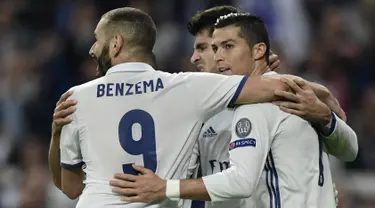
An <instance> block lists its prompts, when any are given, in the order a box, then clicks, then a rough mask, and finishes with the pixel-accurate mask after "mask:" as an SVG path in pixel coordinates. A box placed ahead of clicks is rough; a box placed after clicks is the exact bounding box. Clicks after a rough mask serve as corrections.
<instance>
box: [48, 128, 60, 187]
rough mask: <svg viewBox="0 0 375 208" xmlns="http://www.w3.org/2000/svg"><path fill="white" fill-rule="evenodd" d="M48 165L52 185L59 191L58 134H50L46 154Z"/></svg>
mask: <svg viewBox="0 0 375 208" xmlns="http://www.w3.org/2000/svg"><path fill="white" fill-rule="evenodd" d="M48 165H49V170H50V172H51V176H52V181H53V183H54V184H55V186H56V187H57V188H58V189H60V190H61V168H60V132H52V138H51V145H50V148H49V152H48Z"/></svg>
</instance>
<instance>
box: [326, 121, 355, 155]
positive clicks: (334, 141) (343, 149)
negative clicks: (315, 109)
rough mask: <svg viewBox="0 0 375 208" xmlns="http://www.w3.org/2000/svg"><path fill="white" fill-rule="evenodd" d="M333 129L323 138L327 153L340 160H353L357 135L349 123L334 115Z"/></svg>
mask: <svg viewBox="0 0 375 208" xmlns="http://www.w3.org/2000/svg"><path fill="white" fill-rule="evenodd" d="M335 125H336V126H335V129H334V130H333V132H332V133H331V134H330V135H328V136H326V137H325V139H324V143H325V146H326V148H327V153H329V154H331V155H333V156H335V157H337V158H338V159H340V160H342V161H347V162H349V161H353V160H355V158H356V157H357V153H358V140H357V135H356V133H355V132H354V130H353V129H352V128H350V126H349V125H347V124H346V123H345V122H344V121H343V120H341V119H340V118H338V117H337V116H335Z"/></svg>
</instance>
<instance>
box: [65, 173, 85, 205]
mask: <svg viewBox="0 0 375 208" xmlns="http://www.w3.org/2000/svg"><path fill="white" fill-rule="evenodd" d="M83 178H84V174H83V171H82V168H81V167H78V168H64V167H63V168H61V190H62V191H63V193H64V194H65V195H66V196H68V197H69V198H70V199H76V198H77V197H79V196H80V195H81V193H82V191H83V188H84V187H85V185H84V184H83Z"/></svg>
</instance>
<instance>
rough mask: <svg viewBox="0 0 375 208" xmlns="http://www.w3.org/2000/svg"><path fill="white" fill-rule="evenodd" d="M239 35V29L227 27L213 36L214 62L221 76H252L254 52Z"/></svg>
mask: <svg viewBox="0 0 375 208" xmlns="http://www.w3.org/2000/svg"><path fill="white" fill-rule="evenodd" d="M239 34H240V28H239V27H236V26H227V27H223V28H220V29H215V31H214V33H213V35H212V37H213V40H212V49H213V51H214V53H215V54H214V60H215V61H216V64H217V70H218V71H219V73H221V74H225V75H233V74H235V75H247V76H250V75H251V72H252V71H253V68H254V61H253V55H252V51H251V49H250V47H249V46H248V43H247V41H246V40H245V39H244V38H242V37H240V36H239Z"/></svg>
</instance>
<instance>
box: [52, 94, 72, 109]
mask: <svg viewBox="0 0 375 208" xmlns="http://www.w3.org/2000/svg"><path fill="white" fill-rule="evenodd" d="M72 94H73V91H68V92H66V93H64V94H62V95H61V97H60V99H59V101H57V104H56V106H57V105H60V104H61V103H62V102H65V101H66V100H67V99H68V98H69V96H71V95H72Z"/></svg>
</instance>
